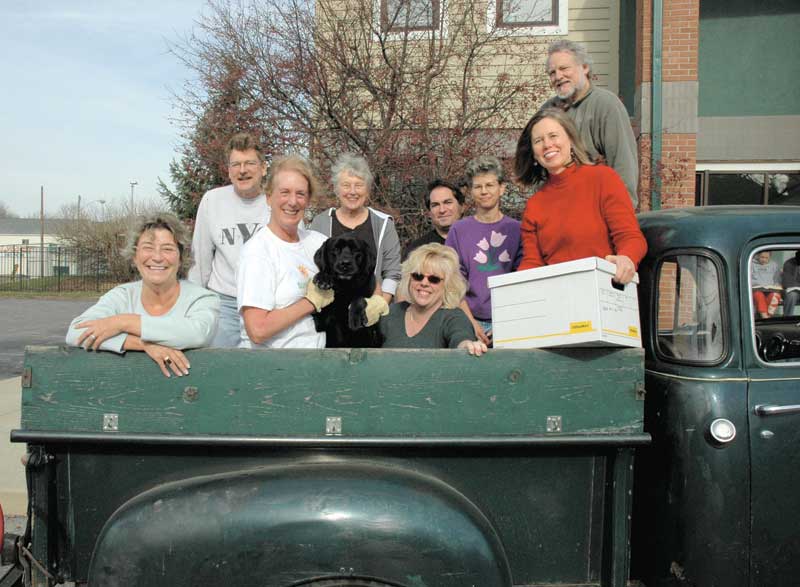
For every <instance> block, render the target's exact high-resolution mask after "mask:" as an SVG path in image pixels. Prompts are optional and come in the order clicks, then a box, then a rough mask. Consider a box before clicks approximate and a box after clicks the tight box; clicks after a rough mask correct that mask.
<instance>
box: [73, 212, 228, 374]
mask: <svg viewBox="0 0 800 587" xmlns="http://www.w3.org/2000/svg"><path fill="white" fill-rule="evenodd" d="M189 242H190V239H189V233H188V231H187V230H186V228H185V227H184V226H183V224H182V223H181V222H180V220H178V218H176V217H175V216H173V215H172V214H158V215H155V216H152V217H150V218H146V219H144V220H142V221H141V222H140V223H139V224H138V225H137V226H136V227H135V229H134V230H133V232H132V233H131V238H130V239H129V242H128V246H127V247H126V249H125V251H124V252H123V254H124V255H125V256H126V257H127V258H128V259H130V260H131V261H132V263H133V265H134V267H136V269H137V271H138V272H139V275H140V276H141V278H142V279H141V281H134V282H132V283H125V284H122V285H119V286H117V287H115V288H114V289H112V290H111V291H109V292H108V293H106V294H105V295H104V296H103V297H101V298H100V300H98V302H97V303H96V304H95V305H94V306H92V307H91V308H89V309H88V310H86V311H85V312H84V313H83V314H81V315H80V316H78V317H77V318H75V319H74V320H73V321H72V323H71V324H70V326H69V331H68V332H67V344H69V345H72V346H77V347H83V348H85V349H86V350H87V351H88V350H95V351H97V350H106V351H111V352H114V353H120V354H121V353H124V352H125V351H144V352H145V353H147V355H148V356H149V357H150V358H151V359H153V361H155V363H156V364H157V365H158V366H159V368H160V369H161V372H162V373H163V374H164V375H165V376H167V377H170V370H171V371H172V373H174V374H175V375H178V376H181V375H188V374H189V360H188V359H187V358H186V356H185V355H184V354H183V353H182V352H181V350H182V349H189V348H197V347H202V346H207V345H208V344H209V343H210V341H211V339H212V338H213V336H214V332H215V330H216V327H217V318H218V315H219V298H218V297H217V296H216V295H215V294H214V293H213V292H211V291H209V290H207V289H205V288H202V287H200V286H199V285H196V284H193V283H190V282H188V281H185V280H183V279H182V278H183V277H185V276H186V272H187V271H188V268H189V267H190V265H191V259H190V255H189V247H188V245H189Z"/></svg>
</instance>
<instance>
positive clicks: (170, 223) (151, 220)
mask: <svg viewBox="0 0 800 587" xmlns="http://www.w3.org/2000/svg"><path fill="white" fill-rule="evenodd" d="M159 228H160V229H163V230H168V231H169V232H171V233H172V237H173V238H174V239H175V244H176V245H178V253H179V254H180V260H181V262H180V266H179V267H178V279H183V278H184V277H186V276H187V275H188V274H189V268H190V267H191V266H192V255H191V253H190V249H189V247H190V246H191V244H192V237H191V236H190V235H189V229H188V228H186V226H185V225H184V224H183V222H181V221H180V220H179V219H178V217H177V216H175V215H174V214H170V213H169V212H157V213H156V214H152V215H150V216H145V217H142V218H139V220H138V221H137V222H136V224H134V225H133V228H132V229H131V230H130V232H129V233H128V241H127V244H126V245H125V248H124V249H122V257H123V258H124V259H125V260H126V261H129V262H130V263H131V264H133V258H134V257H135V256H136V245H138V244H139V238H140V237H141V236H142V235H143V234H144V233H145V232H150V231H153V230H158V229H159Z"/></svg>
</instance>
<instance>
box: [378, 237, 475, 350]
mask: <svg viewBox="0 0 800 587" xmlns="http://www.w3.org/2000/svg"><path fill="white" fill-rule="evenodd" d="M466 290H467V283H466V281H464V278H463V277H462V276H461V271H460V269H459V262H458V256H457V255H456V252H455V251H454V250H453V249H451V248H450V247H445V246H444V245H440V244H437V243H431V244H427V245H423V246H421V247H419V248H417V249H414V251H412V252H411V254H410V255H409V257H408V259H406V261H405V262H404V263H403V275H402V278H401V280H400V285H399V287H398V291H399V293H400V296H401V297H402V298H403V299H405V300H408V301H404V302H398V303H396V304H392V305H391V306H390V308H389V315H388V316H384V317H383V318H381V321H380V329H381V334H382V335H383V338H384V342H383V347H384V348H415V349H416V348H441V349H448V348H449V349H466V351H467V352H468V353H469V354H471V355H476V356H480V355H482V354H483V353H485V352H486V345H485V344H484V343H483V342H481V341H480V340H475V331H474V330H473V328H472V324H471V323H470V321H469V319H468V318H467V315H466V314H465V313H464V311H463V310H461V308H459V304H460V303H461V300H462V299H463V298H464V293H465V292H466Z"/></svg>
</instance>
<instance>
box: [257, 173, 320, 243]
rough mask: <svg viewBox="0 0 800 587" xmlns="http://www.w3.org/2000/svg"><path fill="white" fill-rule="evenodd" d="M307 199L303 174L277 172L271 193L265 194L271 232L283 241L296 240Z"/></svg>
mask: <svg viewBox="0 0 800 587" xmlns="http://www.w3.org/2000/svg"><path fill="white" fill-rule="evenodd" d="M309 199H310V194H309V187H308V180H307V179H306V178H305V176H303V174H301V173H299V172H297V171H294V170H293V169H286V170H284V171H279V172H278V174H277V175H276V176H275V178H274V179H273V182H272V192H271V193H269V194H267V204H268V205H269V207H270V211H271V212H272V214H271V216H270V220H269V226H270V228H271V229H272V232H273V233H275V234H276V235H277V236H278V237H280V238H283V239H284V240H292V241H294V240H296V237H297V226H298V225H299V224H300V222H301V221H302V220H303V214H304V212H305V210H306V207H307V206H308V202H309ZM286 237H290V238H286Z"/></svg>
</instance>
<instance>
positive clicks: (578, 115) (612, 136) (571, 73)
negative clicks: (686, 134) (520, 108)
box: [542, 40, 639, 209]
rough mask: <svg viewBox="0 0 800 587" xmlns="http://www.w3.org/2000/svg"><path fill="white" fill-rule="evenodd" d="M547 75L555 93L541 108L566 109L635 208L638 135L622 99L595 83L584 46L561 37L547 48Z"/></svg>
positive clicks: (592, 152) (591, 150) (592, 153)
mask: <svg viewBox="0 0 800 587" xmlns="http://www.w3.org/2000/svg"><path fill="white" fill-rule="evenodd" d="M547 74H548V76H549V77H550V85H551V86H552V88H553V89H554V90H555V91H556V95H555V96H554V97H553V98H550V99H549V100H548V101H547V102H545V103H544V104H543V105H542V108H559V109H561V110H565V111H566V112H567V114H568V115H569V116H570V118H572V120H574V121H575V126H577V127H578V133H579V134H580V136H581V139H583V142H584V145H585V146H586V151H587V152H588V154H589V156H590V157H591V158H592V159H594V160H598V156H600V157H602V159H603V162H604V163H605V164H606V165H608V166H609V167H611V168H613V169H614V171H616V172H617V173H618V174H619V176H620V177H621V178H622V181H623V182H624V183H625V187H626V188H627V189H628V195H630V197H631V200H632V201H633V207H634V209H635V208H636V205H637V204H638V201H639V198H638V195H637V192H636V189H637V184H638V182H639V162H638V157H637V148H636V137H635V136H634V134H633V128H632V127H631V120H630V117H629V116H628V111H627V110H625V106H623V104H622V102H621V101H620V99H619V98H618V97H617V96H616V95H615V94H614V93H612V92H609V91H608V90H606V89H604V88H596V87H594V86H593V85H592V82H591V77H592V61H591V58H590V57H589V54H588V53H587V52H586V49H585V48H584V47H583V45H581V44H579V43H576V42H574V41H568V40H560V41H556V42H554V43H552V44H551V45H550V47H549V48H548V49H547Z"/></svg>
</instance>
